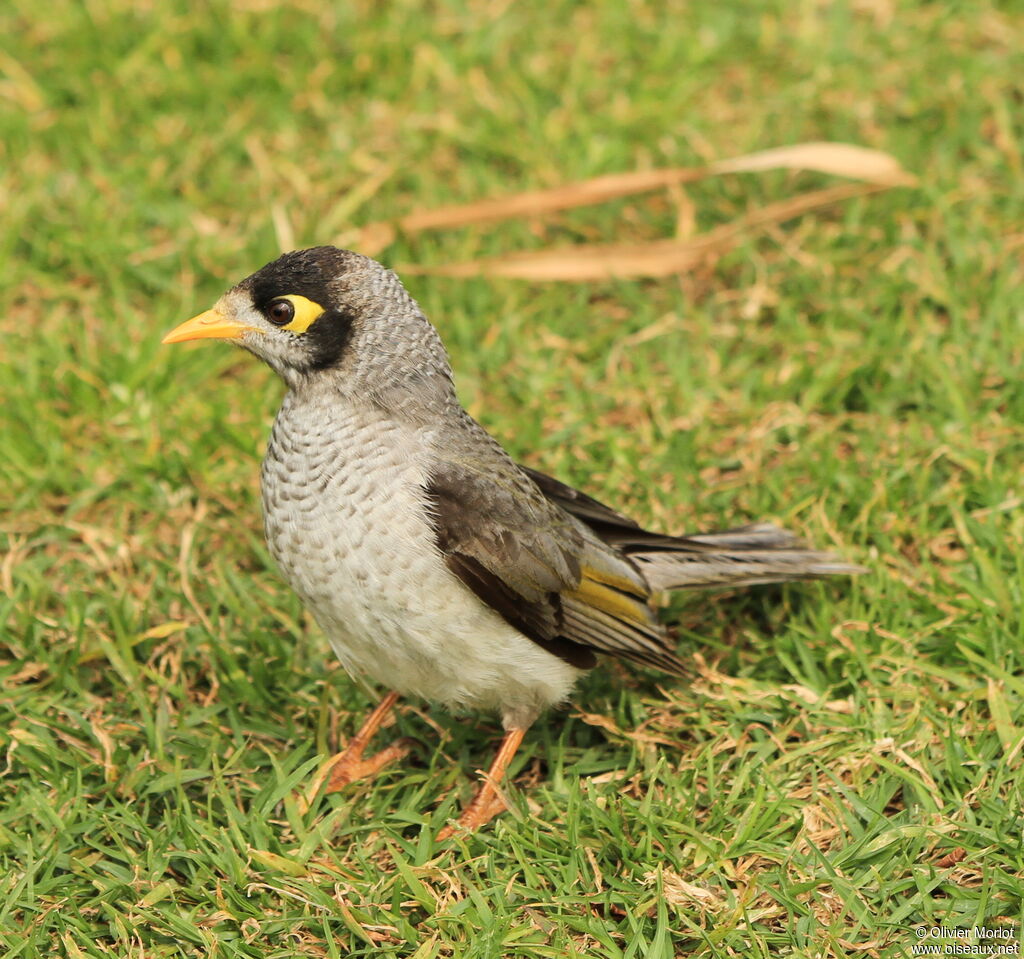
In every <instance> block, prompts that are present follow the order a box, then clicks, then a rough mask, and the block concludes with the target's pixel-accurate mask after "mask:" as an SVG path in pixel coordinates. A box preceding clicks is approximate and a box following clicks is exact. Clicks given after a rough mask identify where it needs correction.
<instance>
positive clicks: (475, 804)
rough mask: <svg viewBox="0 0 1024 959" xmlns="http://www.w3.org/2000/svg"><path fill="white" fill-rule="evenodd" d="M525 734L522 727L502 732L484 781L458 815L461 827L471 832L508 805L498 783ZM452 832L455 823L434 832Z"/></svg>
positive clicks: (440, 835) (442, 836) (445, 835)
mask: <svg viewBox="0 0 1024 959" xmlns="http://www.w3.org/2000/svg"><path fill="white" fill-rule="evenodd" d="M525 735H526V730H525V729H509V730H508V731H507V732H506V733H505V738H504V739H503V740H502V741H501V746H499V747H498V755H497V756H495V757H494V762H493V763H491V768H490V769H488V770H487V772H486V773H484V777H483V779H484V781H483V782H482V783H481V784H480V788H479V789H478V790H477V792H476V795H475V796H474V797H473V798H472V799H471V800H470V802H469V805H468V806H466V808H465V809H464V810H463V811H462V815H461V816H460V817H459V826H460V827H461V828H462V829H465V830H468V831H469V832H473V831H474V830H476V829H479V828H480V827H481V826H482V825H484V823H488V822H490V821H491V820H492V819H493V818H494V817H495V816H497V815H499V814H500V813H503V812H504V811H505V810H506V809H507V808H508V806H507V805H506V803H505V800H504V798H503V797H502V795H501V789H500V785H501V781H502V779H504V777H505V772H506V771H507V770H508V766H509V763H510V762H512V757H513V756H515V754H516V750H517V749H518V748H519V744H520V743H522V741H523V736H525ZM454 833H455V827H453V826H445V827H444V829H442V830H441V831H440V832H439V833H438V834H437V838H438V841H440V840H442V839H447V838H448V837H449V836H452V835H453V834H454Z"/></svg>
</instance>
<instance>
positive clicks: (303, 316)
mask: <svg viewBox="0 0 1024 959" xmlns="http://www.w3.org/2000/svg"><path fill="white" fill-rule="evenodd" d="M281 301H285V302H287V303H290V304H291V305H292V309H293V310H294V311H295V316H294V317H292V319H291V320H289V322H287V323H285V324H284V325H283V326H282V327H281V329H282V330H289V331H290V332H292V333H305V332H306V330H308V329H309V328H310V326H312V324H313V321H314V320H316V319H319V318H320V317H321V316H323V315H324V313H325V312H326V310H324V308H323V307H322V306H321V305H320V304H319V303H314V302H313V301H312V300H307V299H306V297H304V296H298V295H296V294H290V295H289V296H279V297H278V298H277V301H276V302H278V303H280V302H281ZM271 309H273V307H272V308H271Z"/></svg>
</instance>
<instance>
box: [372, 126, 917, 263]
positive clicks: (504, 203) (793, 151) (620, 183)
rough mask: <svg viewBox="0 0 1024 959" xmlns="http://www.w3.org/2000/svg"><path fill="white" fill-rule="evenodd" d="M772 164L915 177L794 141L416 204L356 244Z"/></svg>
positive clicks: (884, 159)
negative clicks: (427, 206) (685, 163)
mask: <svg viewBox="0 0 1024 959" xmlns="http://www.w3.org/2000/svg"><path fill="white" fill-rule="evenodd" d="M774 169H790V170H815V171H817V172H819V173H830V174H833V175H835V176H845V177H851V178H853V179H856V180H862V181H864V182H868V183H884V184H886V185H887V186H897V185H910V184H912V183H913V182H914V178H913V177H912V176H911V175H910V174H909V173H907V172H906V171H905V170H903V169H902V167H900V165H899V163H898V162H897V161H896V159H895V158H894V157H892V156H890V155H889V154H888V153H882V152H881V151H879V150H869V149H867V148H866V147H858V146H854V145H852V144H849V143H798V144H795V145H793V146H788V147H778V148H776V149H772V150H762V151H760V152H758V153H748V154H745V155H744V156H739V157H733V158H731V159H728V160H719V161H716V162H715V163H711V164H709V165H707V166H702V167H674V168H670V169H665V170H636V171H631V172H629V173H611V174H608V175H606V176H599V177H594V178H593V179H590V180H580V181H579V182H577V183H566V184H564V185H563V186H559V187H554V188H552V189H550V190H531V191H527V192H525V193H515V194H512V195H511V196H504V197H494V198H491V199H487V200H480V201H478V202H476V203H465V204H458V205H455V206H443V207H438V208H436V209H433V210H418V211H415V212H413V213H410V214H408V215H407V216H404V217H401V218H400V219H398V220H395V221H380V222H376V223H370V224H367V225H366V226H365V227H363V228H362V230H361V231H360V238H359V249H360V250H362V251H363V252H364V253H366V254H367V255H369V256H373V255H374V254H376V253H379V252H380V251H381V250H382V249H384V248H385V247H386V246H388V244H390V243H391V242H392V241H393V240H394V237H395V234H396V232H397V231H399V230H400V231H402V232H404V233H418V232H421V231H423V230H442V229H452V228H454V227H460V226H469V225H471V224H474V223H484V222H487V221H490V220H510V219H516V218H521V217H529V216H540V215H542V214H545V213H554V212H557V211H559V210H568V209H572V208H573V207H579V206H589V205H592V204H596V203H604V202H606V201H608V200H614V199H617V198H619V197H623V196H632V195H635V194H638V193H649V192H651V191H652V190H657V189H661V188H664V187H668V186H673V185H675V184H679V183H691V182H693V181H695V180H702V179H705V178H707V177H711V176H720V175H722V174H725V173H753V172H759V171H763V170H774Z"/></svg>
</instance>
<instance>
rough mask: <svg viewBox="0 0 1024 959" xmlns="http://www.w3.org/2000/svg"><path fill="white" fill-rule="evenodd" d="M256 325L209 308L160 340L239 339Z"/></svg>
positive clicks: (166, 341)
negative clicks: (242, 321)
mask: <svg viewBox="0 0 1024 959" xmlns="http://www.w3.org/2000/svg"><path fill="white" fill-rule="evenodd" d="M253 329H255V327H253V326H246V325H245V324H244V323H239V322H238V320H233V319H231V318H230V317H227V316H225V315H224V314H223V313H221V312H220V311H219V310H207V311H206V312H205V313H200V314H199V316H193V317H192V319H191V320H186V321H185V322H184V323H182V324H181V326H176V327H175V328H174V329H173V330H171V332H170V333H168V334H167V335H166V336H165V337H164V338H163V339H162V340H161V341H160V342H161V343H181V342H182V341H183V340H205V339H214V340H237V339H240V338H241V336H242V334H243V333H244V332H245V331H246V330H253Z"/></svg>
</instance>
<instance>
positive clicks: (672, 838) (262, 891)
mask: <svg viewBox="0 0 1024 959" xmlns="http://www.w3.org/2000/svg"><path fill="white" fill-rule="evenodd" d="M1022 49H1024V11H1022V10H1021V9H1020V8H1019V7H1018V6H1017V5H1015V4H1010V3H997V2H993V0H978V2H976V3H971V4H966V3H954V2H951V3H938V2H936V3H924V2H914V0H847V2H835V3H831V2H824V0H807V2H801V3H785V2H783V0H744V2H738V0H722V2H718V3H707V4H704V3H677V2H667V3H666V2H662V3H658V2H646V0H614V2H608V3H600V4H579V3H573V2H564V0H554V2H547V3H540V2H537V0H523V2H520V3H515V4H513V3H510V2H507V0H491V2H487V0H463V2H442V0H438V2H435V3H416V2H413V0H400V2H395V3H390V4H378V3H373V2H369V0H362V2H353V3H346V4H330V3H327V2H319V0H302V2H297V3H293V4H290V5H289V4H274V3H269V2H262V0H244V2H236V3H227V2H224V0H214V2H211V3H209V4H206V5H202V6H201V7H200V6H199V5H195V4H189V3H185V2H182V0H175V2H166V3H159V4H157V3H134V2H128V0H78V2H72V0H55V2H53V3H50V4H45V5H42V4H38V3H29V2H28V0H9V2H8V3H7V4H5V5H4V7H3V10H2V12H0V134H2V136H0V196H2V203H3V209H4V215H3V218H2V220H0V258H2V261H3V268H2V269H0V300H2V309H0V332H2V339H0V390H2V396H3V406H2V409H3V412H2V417H3V456H2V457H0V485H2V489H3V496H2V498H0V503H2V508H3V512H2V515H0V544H2V551H0V552H2V555H0V630H2V634H3V635H2V643H0V746H2V756H3V759H2V761H0V945H2V946H3V949H4V950H5V951H4V952H3V955H4V956H10V957H14V956H17V957H19V959H30V957H50V956H54V955H66V956H70V957H75V959H77V957H85V956H88V957H111V956H117V957H122V956H123V957H132V959H143V957H145V959H155V957H178V956H190V957H193V956H194V957H200V956H201V957H206V956H215V957H218V959H227V957H252V959H257V957H258V959H271V957H282V959H283V957H292V956H317V957H333V956H396V957H398V956H400V957H416V959H428V957H435V956H436V957H460V959H462V957H466V959H473V957H481V959H484V957H531V959H532V957H562V956H591V955H600V956H609V957H624V959H629V957H655V959H663V957H671V956H673V955H693V956H699V957H727V956H743V957H748V956H759V957H768V956H801V957H802V956H815V957H842V956H868V957H876V956H904V955H910V954H911V950H912V949H913V947H914V945H915V944H918V943H921V942H924V943H926V944H940V945H941V944H943V943H944V942H945V943H953V942H954V941H955V942H960V943H961V944H962V941H961V940H952V939H948V940H943V939H941V938H938V937H939V934H940V931H939V930H938V928H937V927H939V926H942V927H946V929H947V931H948V930H949V929H952V928H971V927H973V926H975V925H978V926H986V927H997V926H998V927H1003V928H1006V929H1009V930H1010V931H1009V933H1008V934H1009V935H1010V936H1011V940H1010V943H1011V945H1013V946H1016V945H1017V944H1019V937H1020V933H1021V919H1022V894H1024V812H1022V809H1024V789H1022V768H1024V627H1022V620H1021V616H1020V607H1021V601H1022V595H1021V594H1022V589H1021V587H1022V576H1024V558H1022V557H1024V512H1022V509H1021V507H1022V504H1024V500H1022V497H1024V489H1022V485H1021V459H1022V456H1024V430H1022V421H1024V379H1022V377H1021V369H1022V365H1024V322H1022V318H1024V307H1022V303H1024V300H1022V280H1024V257H1022V254H1024V232H1022V231H1024V227H1022V223H1024V166H1022V159H1021V158H1022V153H1024V151H1022V145H1024V119H1022V118H1024V111H1022V105H1024V61H1022V58H1021V54H1020V51H1021V50H1022ZM808 141H837V142H847V143H854V144H859V145H861V146H864V147H869V148H872V149H875V150H880V151H884V152H885V153H887V154H890V155H891V156H892V157H894V158H895V159H896V160H897V161H898V162H899V163H900V164H901V165H902V166H903V167H904V168H905V169H906V170H908V171H910V172H911V173H913V174H914V175H915V176H916V177H917V182H916V185H914V186H901V187H898V188H893V189H890V190H886V191H884V192H876V193H873V194H871V195H867V194H866V193H865V194H864V195H858V196H852V197H850V198H849V199H847V200H845V201H842V202H835V203H831V204H828V205H826V206H823V207H821V208H818V209H814V210H811V211H809V212H807V213H805V214H803V215H801V216H797V217H795V218H792V219H788V220H785V221H784V222H783V221H781V220H779V221H777V222H775V221H773V222H769V223H763V224H760V225H754V224H753V222H752V220H751V221H749V222H750V226H749V229H742V230H740V231H739V232H738V234H737V236H736V238H735V242H733V243H731V244H730V245H728V246H727V247H722V248H721V249H716V250H713V251H711V252H710V253H709V254H708V255H707V256H706V257H703V258H701V259H700V260H699V261H698V262H695V263H694V264H693V265H692V267H691V268H688V269H686V270H684V271H682V272H680V273H678V274H674V275H669V276H659V277H642V276H640V277H631V278H623V277H618V278H610V279H598V280H590V281H586V282H541V281H535V280H523V279H510V278H507V277H498V276H492V275H477V276H452V275H446V274H445V273H444V268H446V267H448V266H450V265H451V264H459V263H466V262H473V261H480V260H489V259H490V258H495V257H503V256H506V255H508V254H511V253H514V252H528V251H542V250H552V249H560V248H568V247H571V246H574V245H579V244H597V243H614V244H620V245H631V244H633V245H637V246H639V245H641V244H644V243H647V242H648V241H651V240H657V239H662V238H666V237H676V238H681V239H683V240H685V239H687V238H691V237H696V236H700V235H701V234H703V233H705V232H707V231H711V230H714V229H715V228H717V227H721V226H723V225H724V224H729V223H733V222H735V221H737V220H741V218H744V217H748V218H749V217H750V215H751V214H752V213H755V212H756V211H758V210H762V209H766V208H770V207H771V205H772V204H776V203H780V202H783V201H785V200H786V199H787V198H789V197H793V196H795V195H798V194H801V193H804V192H807V191H813V190H823V189H830V188H832V187H836V186H837V185H841V184H843V183H846V182H847V181H845V180H841V179H840V178H838V177H835V176H831V175H828V174H826V173H822V172H813V171H812V172H807V171H803V172H801V171H793V170H774V171H766V172H761V173H742V174H734V175H728V176H715V177H710V178H706V179H702V180H699V181H696V182H692V183H686V184H683V185H676V186H672V187H668V188H664V189H660V190H656V191H653V192H650V193H646V194H643V195H635V196H625V197H621V198H619V199H615V200H611V201H608V202H605V203H601V204H596V205H591V206H586V207H581V208H577V209H569V210H562V211H556V212H552V213H549V214H545V215H539V216H531V217H520V218H513V219H506V220H498V221H490V222H487V223H481V224H476V225H470V226H466V227H460V228H452V229H444V230H430V231H426V230H424V231H418V230H412V229H404V230H403V229H399V230H397V231H394V232H393V234H391V235H390V236H387V235H384V236H383V237H382V238H381V239H379V240H378V241H375V242H374V243H373V244H371V243H370V239H369V237H370V232H368V231H365V230H363V229H362V227H364V226H366V225H367V224H370V223H379V222H382V221H390V220H394V219H397V218H400V217H403V216H405V215H407V214H409V213H411V212H416V211H427V210H431V209H433V208H437V207H442V206H447V205H452V204H468V203H474V202H477V201H481V200H486V199H490V198H494V197H501V196H506V195H509V194H513V193H516V192H518V191H523V190H538V189H546V188H553V187H558V186H560V185H563V184H566V183H572V182H576V181H580V180H585V179H588V178H591V177H596V176H601V175H605V174H612V173H622V172H628V171H635V170H650V169H656V168H667V167H694V166H701V165H703V164H707V163H710V162H712V161H715V160H718V159H721V158H727V157H733V156H737V155H741V154H746V153H750V152H753V151H758V150H763V149H767V148H772V147H778V146H784V145H787V144H796V143H801V142H808ZM744 222H748V221H744ZM375 235H378V236H379V233H378V234H375ZM328 242H338V243H341V244H345V245H352V246H354V247H355V248H362V249H370V248H372V249H373V250H374V253H375V255H376V256H377V257H378V258H379V259H381V260H382V261H383V262H385V263H387V264H388V265H390V266H393V267H395V268H397V269H399V270H400V271H403V267H409V269H408V270H407V271H404V272H403V275H404V276H405V279H406V282H407V285H408V286H409V288H410V290H411V292H412V293H413V295H414V296H415V297H416V298H417V299H418V300H419V301H420V303H421V304H422V306H423V307H424V309H425V310H426V312H427V313H428V315H430V316H431V317H432V319H433V320H434V322H435V323H436V325H437V326H438V328H439V330H440V331H441V333H442V336H443V337H444V339H445V341H446V343H447V345H448V347H449V350H450V352H451V356H452V362H453V366H454V368H455V371H456V377H457V383H458V386H459V389H460V394H461V396H462V398H463V401H464V403H465V404H466V405H467V407H468V408H469V410H470V411H471V412H472V413H473V415H474V416H476V417H477V418H478V419H480V420H481V421H482V422H483V423H484V424H485V425H486V426H487V427H488V429H490V430H491V431H492V432H493V433H494V434H495V435H497V436H498V437H499V438H500V439H501V440H502V442H503V443H504V444H505V446H506V447H507V448H508V449H509V450H510V451H511V452H512V453H513V454H514V455H515V456H517V457H518V458H520V459H521V460H522V461H524V462H526V463H528V464H529V465H531V466H533V467H535V468H538V469H542V470H544V471H545V472H549V473H552V474H554V475H557V476H559V477H561V478H562V479H564V480H566V481H569V482H572V483H575V484H576V485H578V486H580V487H582V488H584V489H585V490H587V491H588V492H589V493H591V494H592V495H594V496H597V497H598V498H600V499H603V500H605V501H607V502H609V503H612V504H614V505H616V506H618V507H619V508H621V509H623V510H626V511H628V512H630V513H631V514H632V515H634V516H636V517H637V518H638V519H639V520H641V521H642V522H644V523H645V524H651V525H654V526H658V527H661V528H664V529H667V530H671V531H674V532H682V531H685V530H689V529H694V528H698V527H713V526H726V525H734V524H736V523H739V522H746V521H752V520H758V519H765V518H771V519H774V520H775V521H777V522H780V523H783V524H785V525H787V526H790V527H791V528H793V529H796V530H798V531H799V532H800V533H801V534H802V535H805V536H806V537H807V538H808V539H810V540H812V541H813V542H814V543H816V544H818V545H821V546H823V547H827V548H830V549H833V550H835V551H837V552H839V553H840V554H842V555H843V556H845V557H848V558H849V559H851V560H853V561H855V562H859V563H861V564H862V565H864V566H865V567H866V568H867V572H866V573H865V574H864V575H862V576H860V577H858V578H856V579H855V580H838V581H835V582H828V583H813V584H800V585H794V586H788V587H785V588H781V587H766V588H760V589H757V590H752V591H748V592H745V593H731V594H729V593H720V594H711V595H692V596H688V597H685V598H682V599H680V598H677V599H676V600H674V601H673V603H672V605H671V606H670V607H669V608H667V609H666V611H665V615H666V616H667V617H671V618H672V619H673V621H674V622H676V623H677V624H678V639H679V652H680V655H681V656H682V657H683V658H684V659H685V660H686V661H687V662H688V663H690V664H692V676H691V677H690V679H689V681H679V680H674V679H671V680H669V679H666V677H664V676H659V675H658V674H655V673H652V672H645V671H643V670H634V669H632V668H628V667H625V666H622V665H620V664H616V663H605V664H604V665H603V666H602V667H601V668H600V669H598V670H596V671H595V672H594V673H592V674H591V675H590V676H589V677H588V678H587V679H586V680H585V682H583V683H582V684H581V686H580V688H579V690H578V692H577V695H576V696H575V698H574V700H573V702H572V703H571V704H570V705H568V706H566V707H565V708H564V709H561V710H559V711H555V712H553V713H551V714H550V715H547V716H545V717H543V718H542V719H541V721H539V722H538V723H537V724H536V726H535V727H534V728H533V729H532V730H531V731H530V733H529V734H528V735H527V738H526V741H525V743H524V746H523V749H522V751H521V752H520V754H519V755H518V757H517V759H516V761H515V763H514V764H513V767H512V770H511V775H512V780H513V783H514V784H513V785H512V787H511V788H510V790H509V792H510V796H511V800H512V809H511V810H510V811H509V812H508V813H507V814H505V815H504V816H502V817H501V818H499V819H498V820H496V821H495V822H494V823H492V824H491V825H489V826H487V827H485V828H484V829H483V830H481V831H480V832H479V833H478V834H476V835H473V836H470V837H467V838H464V839H459V840H458V841H455V842H449V843H436V842H435V841H434V838H433V837H434V835H435V834H436V832H437V831H438V829H439V828H440V827H441V826H442V825H443V824H444V823H445V822H446V821H447V820H448V819H449V818H451V817H452V816H453V815H456V814H457V812H458V809H459V808H460V806H461V804H462V803H464V802H465V800H466V798H467V797H468V796H469V795H470V794H471V792H472V789H473V786H474V783H475V777H476V770H478V769H479V768H480V767H482V766H486V764H487V763H488V762H489V761H490V758H491V754H492V751H493V749H494V748H495V746H496V744H497V741H498V739H499V737H500V728H499V724H498V723H497V721H496V720H495V719H494V717H491V716H482V715H466V716H454V717H453V716H450V715H448V714H446V713H444V712H443V711H441V710H439V709H437V708H431V707H430V705H429V704H426V703H422V702H415V701H407V702H405V703H404V705H403V707H402V709H401V710H400V711H399V713H398V715H397V718H396V721H395V723H394V725H393V726H391V727H389V728H388V729H386V730H384V731H383V733H382V734H381V737H380V738H381V742H382V743H383V742H385V741H386V740H387V739H388V738H393V737H397V736H409V737H412V738H414V739H415V740H417V741H418V743H419V745H418V747H417V748H416V750H415V751H414V753H413V755H412V756H411V758H410V759H409V760H408V761H407V762H405V763H404V764H402V765H401V766H398V767H393V768H391V769H389V770H388V771H387V772H385V773H384V774H382V776H381V777H380V778H379V779H378V780H377V781H376V782H374V783H372V784H365V783H364V784H357V785H354V786H352V787H351V788H350V789H349V790H348V791H346V792H343V793H340V794H336V795H331V796H328V797H323V798H321V799H319V800H318V801H317V802H315V803H314V804H313V805H312V806H311V807H310V808H308V809H303V808H302V807H301V805H300V804H299V803H297V802H296V799H295V795H296V790H297V789H298V788H299V786H300V785H301V784H302V783H303V782H304V781H306V780H307V779H308V777H309V776H310V775H311V773H312V771H314V770H315V769H316V767H317V766H318V764H319V763H320V762H321V761H322V760H323V758H324V757H325V756H326V755H328V754H329V753H330V752H331V750H332V749H333V748H334V746H335V745H336V744H337V743H338V742H339V741H343V740H344V738H345V737H346V736H348V735H351V733H352V732H353V731H354V730H355V728H356V727H357V726H358V724H359V721H360V719H361V716H362V715H363V714H364V713H365V711H366V710H367V709H368V708H369V707H370V705H371V704H372V703H373V701H374V697H375V696H376V695H377V693H378V691H375V690H372V689H369V688H368V687H366V686H365V685H361V684H360V683H359V682H357V681H354V680H352V679H350V678H349V677H347V676H346V675H345V674H344V673H343V672H342V671H341V670H340V669H339V667H338V666H337V665H336V664H335V663H334V662H333V661H332V657H331V655H330V654H329V651H328V650H327V648H326V643H325V641H324V639H323V638H322V636H321V635H320V634H319V632H318V630H317V628H316V626H315V624H314V623H313V622H312V620H311V619H310V617H309V616H308V615H307V614H306V613H304V611H303V610H302V608H301V606H300V605H299V603H298V601H297V599H296V598H295V597H294V596H293V595H291V594H290V592H289V591H288V589H287V588H286V587H285V586H284V584H283V583H282V582H281V580H280V578H279V576H278V574H277V572H276V570H275V569H274V566H273V563H272V561H271V559H270V557H269V555H268V553H267V550H266V547H265V545H264V542H263V535H262V526H261V518H260V512H259V502H258V486H257V477H258V468H259V466H258V464H259V459H260V456H261V453H262V449H263V446H264V444H265V442H266V439H267V435H268V431H269V424H270V421H271V419H272V417H273V415H274V412H275V411H276V409H277V406H278V403H279V402H280V397H281V393H282V388H281V385H280V384H279V382H278V381H277V380H276V379H275V378H274V376H273V375H272V374H271V373H270V371H269V370H267V369H265V368H264V367H262V366H261V365H260V364H258V363H256V362H255V361H253V360H252V359H251V358H250V357H248V356H246V355H245V354H243V353H241V352H239V351H237V350H233V349H232V348H230V347H229V346H228V345H225V344H216V343H206V344H203V345H197V346H194V347H192V346H175V347H162V346H161V345H160V338H161V336H162V334H163V333H165V332H166V331H167V330H169V329H170V328H171V327H172V326H174V325H175V324H176V323H178V322H180V321H181V320H183V319H185V318H186V317H188V316H191V315H192V314H194V313H197V312H199V311H200V310H202V309H205V308H206V307H207V306H209V305H210V304H211V303H212V302H213V300H214V299H215V298H216V297H217V296H218V295H219V294H220V292H222V291H223V290H224V289H225V288H226V287H227V286H229V285H231V284H232V283H234V282H235V281H236V280H238V279H240V278H241V277H242V276H244V275H246V274H247V273H249V272H251V271H253V270H255V269H256V268H257V267H259V266H261V265H262V264H263V263H265V262H267V261H268V260H270V259H273V258H274V257H275V256H276V255H277V254H278V253H279V252H280V251H281V249H282V248H291V247H295V246H309V245H315V244H319V243H328ZM361 244H362V246H361ZM933 930H935V931H934V932H933ZM919 936H923V937H924V938H923V939H922V938H919ZM996 941H997V940H986V941H985V942H982V943H981V945H980V947H986V946H990V945H991V944H992V943H993V942H996ZM968 942H969V943H972V944H973V943H975V942H976V940H974V939H971V940H968ZM980 947H979V946H976V945H972V946H971V948H975V949H978V948H980ZM961 954H963V953H961ZM977 954H979V955H980V954H981V952H977Z"/></svg>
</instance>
